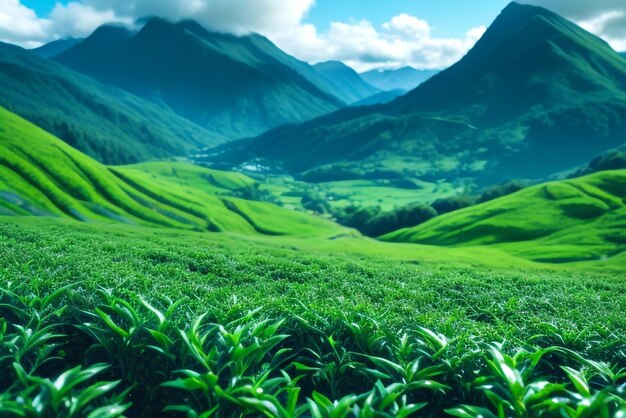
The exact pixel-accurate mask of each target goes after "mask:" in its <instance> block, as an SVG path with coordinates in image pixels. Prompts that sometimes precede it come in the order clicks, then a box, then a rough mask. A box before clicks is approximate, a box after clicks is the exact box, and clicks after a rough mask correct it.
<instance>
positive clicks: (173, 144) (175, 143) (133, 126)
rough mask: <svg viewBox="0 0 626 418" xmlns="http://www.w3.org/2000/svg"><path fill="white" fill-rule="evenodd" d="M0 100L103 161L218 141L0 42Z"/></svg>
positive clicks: (138, 101)
mask: <svg viewBox="0 0 626 418" xmlns="http://www.w3.org/2000/svg"><path fill="white" fill-rule="evenodd" d="M0 106H3V107H5V108H6V109H9V110H10V111H12V112H13V113H16V114H18V115H20V116H22V117H24V118H25V119H28V120H29V121H31V122H33V123H34V124H36V125H38V126H40V127H42V128H43V129H44V130H46V131H48V132H51V133H53V134H55V135H56V136H57V137H59V138H61V139H63V140H64V141H65V142H67V143H69V144H70V145H72V146H73V147H74V148H76V149H78V150H80V151H82V152H84V153H86V154H88V155H90V156H92V157H94V158H96V159H97V160H99V161H101V162H104V163H116V164H125V163H132V162H138V161H145V160H149V159H153V158H159V157H168V156H172V155H184V154H186V153H189V152H192V151H193V150H195V149H198V148H201V147H203V146H207V145H212V144H218V143H221V142H223V141H224V138H222V137H221V136H219V135H217V134H215V133H212V132H209V131H208V130H205V129H203V128H201V127H199V126H198V125H196V124H194V123H192V122H190V121H188V120H186V119H184V118H181V117H180V116H178V115H176V114H174V113H173V112H171V111H169V110H167V109H164V108H161V107H159V106H156V105H154V104H152V103H150V102H148V101H146V100H143V99H140V98H138V97H136V96H133V95H131V94H129V93H127V92H124V91H122V90H119V89H116V88H113V87H111V86H105V85H103V84H101V83H98V82H96V81H95V80H93V79H90V78H88V77H85V76H83V75H81V74H78V73H75V72H74V71H71V70H70V69H68V68H66V67H64V66H62V65H60V64H57V63H55V62H53V61H50V60H48V59H45V58H41V57H38V56H37V55H35V54H33V53H32V52H29V51H26V50H24V49H22V48H19V47H16V46H13V45H8V44H2V43H0Z"/></svg>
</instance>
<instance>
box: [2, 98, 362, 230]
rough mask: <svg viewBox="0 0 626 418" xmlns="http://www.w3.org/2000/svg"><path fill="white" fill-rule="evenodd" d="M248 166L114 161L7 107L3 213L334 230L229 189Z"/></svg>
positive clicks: (242, 183) (200, 226)
mask: <svg viewBox="0 0 626 418" xmlns="http://www.w3.org/2000/svg"><path fill="white" fill-rule="evenodd" d="M253 185H254V181H253V180H251V179H250V178H247V177H245V176H243V175H241V174H237V173H223V172H219V171H214V170H209V169H206V168H202V167H198V166H194V165H191V164H188V163H175V162H166V163H144V164H139V165H133V166H127V167H107V166H104V165H102V164H100V163H98V162H97V161H95V160H93V159H91V158H89V157H87V156H86V155H84V154H82V153H80V152H78V151H76V150H75V149H73V148H72V147H70V146H69V145H67V144H65V143H63V142H62V141H61V140H60V139H58V138H56V137H54V136H52V135H50V134H49V133H47V132H45V131H43V130H42V129H40V128H38V127H36V126H35V125H33V124H31V123H30V122H28V121H26V120H24V119H22V118H20V117H19V116H17V115H15V114H12V113H10V112H8V111H7V110H5V109H2V108H0V214H2V215H36V216H54V217H62V218H73V219H77V220H81V221H99V222H116V223H126V224H136V225H147V226H163V227H171V228H180V229H188V230H196V231H207V230H208V231H228V232H237V233H245V234H266V235H299V236H307V235H308V236H332V235H335V234H343V233H351V232H350V231H349V230H347V229H345V228H343V227H340V226H339V225H336V224H334V223H332V222H330V221H327V220H324V219H322V218H318V217H316V216H312V215H306V214H303V213H299V212H294V211H290V210H287V209H283V208H280V207H278V206H275V205H272V204H269V203H261V202H252V201H247V200H243V199H238V198H234V197H228V194H229V193H231V192H233V191H237V190H241V189H245V188H247V187H251V186H253Z"/></svg>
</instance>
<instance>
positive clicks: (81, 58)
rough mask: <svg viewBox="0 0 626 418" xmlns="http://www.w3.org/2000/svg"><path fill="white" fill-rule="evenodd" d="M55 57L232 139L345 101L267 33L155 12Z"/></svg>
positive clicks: (105, 29) (99, 32) (105, 30)
mask: <svg viewBox="0 0 626 418" xmlns="http://www.w3.org/2000/svg"><path fill="white" fill-rule="evenodd" d="M54 60H56V61H57V62H59V63H61V64H63V65H65V66H67V67H70V68H72V69H74V70H76V71H78V72H81V73H83V74H86V75H88V76H90V77H93V78H95V79H97V80H99V81H101V82H103V83H106V84H110V85H114V86H117V87H119V88H122V89H124V90H126V91H128V92H130V93H133V94H134V95H137V96H139V97H142V98H144V99H146V100H149V101H151V102H153V103H154V104H156V105H158V106H160V107H162V108H165V109H171V110H172V111H173V112H175V113H176V114H178V115H180V116H182V117H185V118H187V119H189V120H191V121H193V122H195V123H197V124H198V125H200V126H202V127H204V128H206V129H209V130H211V131H213V132H216V133H218V134H220V135H223V136H225V137H228V138H229V139H236V138H241V137H244V136H250V135H255V134H259V133H262V132H264V131H266V130H267V129H269V128H273V127H277V126H279V125H282V124H284V123H289V122H302V121H305V120H308V119H311V118H313V117H315V116H320V115H322V114H325V113H328V112H330V111H333V110H336V109H338V108H340V107H343V106H344V105H345V102H344V101H342V100H341V99H339V98H338V97H336V96H334V95H333V94H331V93H330V92H329V91H328V90H330V88H328V90H326V89H325V88H326V83H328V79H327V78H325V77H323V76H321V75H319V74H318V73H317V72H316V71H315V70H314V69H313V68H310V66H309V65H308V64H305V63H303V62H299V61H297V60H295V59H294V58H293V57H290V56H288V55H287V54H285V53H284V52H282V51H281V50H280V49H278V48H277V47H276V46H275V45H274V44H272V43H271V42H270V41H269V40H268V39H267V38H265V37H262V36H260V35H249V36H244V37H237V36H234V35H227V34H220V33H214V32H209V31H208V30H206V29H204V28H203V27H202V26H200V25H199V24H197V23H195V22H193V21H183V22H179V23H170V22H168V21H166V20H164V19H159V18H152V19H150V20H148V21H147V22H146V24H145V25H144V26H143V27H142V28H141V29H140V30H139V31H132V30H130V29H127V28H125V27H120V26H109V25H105V26H102V27H100V28H99V29H98V30H96V31H95V32H94V33H93V34H92V35H91V36H89V37H88V38H87V39H85V40H84V41H83V42H80V43H78V44H77V45H75V46H73V47H71V48H69V49H67V50H65V51H64V52H63V53H61V54H60V55H57V56H55V57H54Z"/></svg>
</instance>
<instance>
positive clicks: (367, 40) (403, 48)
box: [0, 0, 626, 71]
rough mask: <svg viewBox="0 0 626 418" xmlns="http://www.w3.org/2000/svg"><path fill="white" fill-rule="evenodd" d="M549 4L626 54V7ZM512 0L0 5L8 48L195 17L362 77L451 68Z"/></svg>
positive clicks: (612, 0)
mask: <svg viewBox="0 0 626 418" xmlns="http://www.w3.org/2000/svg"><path fill="white" fill-rule="evenodd" d="M518 1H520V2H524V3H530V4H535V5H540V6H544V7H547V8H549V9H551V10H553V11H555V12H557V13H559V14H561V15H563V16H564V17H566V18H568V19H571V20H573V21H575V22H576V23H578V24H580V25H581V26H582V27H584V28H585V29H587V30H589V31H591V32H593V33H595V34H597V35H599V36H601V37H603V38H604V39H605V40H607V41H608V42H609V43H610V44H611V45H612V46H613V47H614V48H615V49H618V50H621V51H624V50H626V0H518ZM508 2H509V1H508V0H194V1H190V0H58V1H57V0H0V41H2V42H10V43H15V44H18V45H21V46H24V47H36V46H38V45H41V44H43V43H46V42H50V41H52V40H55V39H61V38H65V37H68V36H73V37H86V36H89V34H90V33H91V32H92V31H93V30H94V29H95V28H97V27H98V26H100V25H102V24H105V23H111V22H116V23H124V24H127V25H133V22H135V21H136V20H137V19H138V18H140V17H145V16H160V17H165V18H168V19H170V20H180V19H190V18H191V19H194V20H197V21H198V22H199V23H201V24H203V25H204V26H205V27H206V28H208V29H210V30H215V31H221V32H229V33H235V34H239V35H244V34H247V33H250V32H257V33H261V34H263V35H266V36H267V37H268V38H270V39H271V40H272V41H273V42H274V43H276V44H277V45H278V46H279V47H280V48H282V49H284V50H285V51H286V52H288V53H290V54H292V55H294V56H296V57H297V58H300V59H302V60H305V61H309V62H312V63H314V62H319V61H325V60H331V59H332V60H340V61H343V62H345V63H347V64H348V65H351V66H352V67H354V68H355V69H357V70H359V71H367V70H370V69H389V68H399V67H402V66H405V65H410V66H413V67H416V68H420V69H436V68H444V67H446V66H449V65H451V64H452V63H454V62H456V61H457V60H458V59H460V58H461V57H462V56H463V55H464V54H465V53H467V51H468V50H469V49H470V48H472V46H473V45H474V44H475V43H476V41H477V40H478V39H479V38H480V37H481V36H482V34H483V33H484V32H485V30H486V29H487V27H488V26H489V25H490V23H491V22H492V21H493V20H494V19H495V18H496V17H497V15H498V14H499V13H500V11H501V10H502V9H503V8H504V7H505V6H506V5H507V4H508Z"/></svg>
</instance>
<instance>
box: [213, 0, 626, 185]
mask: <svg viewBox="0 0 626 418" xmlns="http://www.w3.org/2000/svg"><path fill="white" fill-rule="evenodd" d="M625 139H626V62H625V61H624V60H623V59H622V58H621V57H620V56H619V55H618V54H617V53H616V52H615V51H614V50H612V49H611V48H610V47H609V46H608V44H606V43H605V42H604V41H602V40H601V39H599V38H597V37H596V36H594V35H592V34H590V33H588V32H586V31H584V30H583V29H581V28H580V27H578V26H576V25H575V24H573V23H571V22H569V21H567V20H565V19H563V18H561V17H559V16H558V15H556V14H554V13H552V12H550V11H548V10H546V9H543V8H540V7H534V6H526V5H519V4H517V3H511V4H510V5H509V6H507V8H506V9H505V10H503V12H502V13H501V14H500V16H499V17H498V18H497V19H496V21H495V22H494V23H493V24H492V25H491V27H490V28H489V29H488V30H487V32H486V33H485V35H484V36H483V37H482V39H481V40H480V41H479V42H478V43H477V44H476V46H475V47H474V48H473V49H472V50H471V51H470V52H469V53H468V54H467V55H466V56H465V57H464V58H463V59H462V60H461V61H459V62H458V63H457V64H455V65H454V66H452V67H451V68H449V69H447V70H445V71H442V72H441V73H439V74H438V75H436V76H434V77H433V78H431V79H430V80H428V81H427V82H425V83H423V84H422V85H420V86H419V87H418V88H416V89H415V90H413V91H411V92H410V93H408V94H406V95H405V96H402V97H400V98H398V99H396V100H394V101H392V102H390V103H388V104H386V105H379V106H369V107H365V108H350V109H342V110H340V111H338V112H335V113H333V114H330V115H326V116H323V117H320V118H318V119H315V120H312V121H309V122H306V123H304V124H300V125H296V126H286V127H281V128H278V129H276V130H273V131H270V132H268V133H266V134H264V135H262V136H259V137H257V138H251V139H247V140H244V141H240V142H237V143H233V144H229V145H226V146H223V147H218V148H216V149H213V150H211V151H209V152H208V157H207V160H208V161H210V162H212V163H214V164H219V165H220V166H221V167H229V166H235V165H239V164H241V163H242V162H244V161H250V160H252V159H255V160H256V161H259V160H260V161H261V162H262V164H264V165H266V166H269V167H273V168H274V169H275V170H277V171H280V170H284V171H287V172H289V173H290V174H292V175H296V176H298V177H300V178H302V179H305V180H308V181H322V179H324V180H323V181H329V180H332V178H333V177H335V178H342V179H348V178H403V177H407V176H409V177H419V178H422V179H424V180H427V181H440V180H444V179H455V180H457V181H460V182H463V183H468V182H469V183H474V184H478V185H488V184H495V183H500V182H504V181H506V180H509V179H515V178H527V179H543V178H545V177H547V176H550V175H553V174H555V173H559V172H562V171H566V170H571V169H573V168H575V167H577V166H580V165H581V164H584V163H586V162H588V161H589V159H590V158H592V157H593V156H596V155H599V154H601V153H603V152H606V151H607V150H610V149H612V148H615V147H618V146H620V145H622V144H624V142H625Z"/></svg>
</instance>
